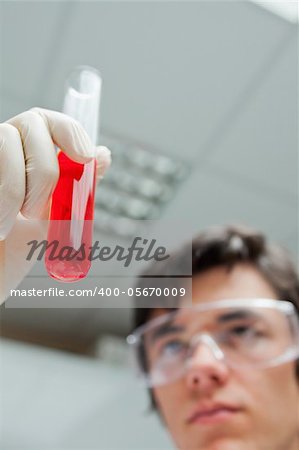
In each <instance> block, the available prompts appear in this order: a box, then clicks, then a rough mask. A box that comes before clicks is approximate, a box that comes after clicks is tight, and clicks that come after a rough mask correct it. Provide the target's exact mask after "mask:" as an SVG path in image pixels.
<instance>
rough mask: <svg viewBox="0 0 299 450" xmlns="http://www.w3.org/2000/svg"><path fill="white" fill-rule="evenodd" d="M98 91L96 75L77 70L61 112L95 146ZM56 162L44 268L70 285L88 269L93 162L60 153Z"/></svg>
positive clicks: (93, 188)
mask: <svg viewBox="0 0 299 450" xmlns="http://www.w3.org/2000/svg"><path fill="white" fill-rule="evenodd" d="M71 82H72V84H73V86H74V87H73V86H72V84H71ZM100 92H101V78H100V76H99V74H98V73H97V72H96V71H95V70H94V69H91V68H87V67H83V68H79V69H77V70H76V71H75V72H74V73H73V75H72V77H71V78H70V86H69V89H68V90H67V93H66V97H65V104H64V109H63V111H64V112H65V113H66V114H69V115H70V116H72V117H74V118H75V119H77V120H78V121H79V122H80V123H81V124H82V126H84V128H85V130H86V131H87V132H88V134H89V136H90V138H91V140H92V142H93V143H94V144H95V142H96V136H97V125H98V112H99V103H100ZM58 162H59V168H60V176H59V180H58V183H57V185H56V187H55V190H54V192H53V195H52V202H51V211H50V221H49V227H48V238H47V240H48V244H50V245H49V246H48V249H47V251H46V255H45V265H46V269H47V272H48V274H49V275H50V276H51V277H52V278H55V279H57V280H60V281H65V282H71V281H77V280H79V279H82V278H84V277H86V275H87V273H88V271H89V269H90V266H91V261H90V260H89V258H88V256H89V251H90V247H91V246H92V234H93V218H94V197H95V180H96V161H95V159H94V160H92V161H90V162H89V163H86V164H80V163H77V162H75V161H73V160H71V159H70V158H68V156H66V155H65V154H64V153H63V151H59V153H58ZM52 243H53V244H52ZM54 248H55V251H54Z"/></svg>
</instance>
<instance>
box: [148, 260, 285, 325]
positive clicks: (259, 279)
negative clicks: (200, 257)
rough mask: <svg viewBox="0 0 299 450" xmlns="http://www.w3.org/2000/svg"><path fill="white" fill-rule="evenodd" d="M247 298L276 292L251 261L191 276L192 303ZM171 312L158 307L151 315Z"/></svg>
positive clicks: (267, 296) (274, 294) (262, 296)
mask: <svg viewBox="0 0 299 450" xmlns="http://www.w3.org/2000/svg"><path fill="white" fill-rule="evenodd" d="M248 298H273V299H277V298H278V297H277V294H276V292H275V290H274V288H272V286H271V285H270V283H269V282H268V281H267V280H266V279H265V278H264V276H263V275H262V274H261V273H260V272H259V271H258V270H257V269H256V268H255V267H254V266H252V265H250V264H245V263H244V264H237V265H235V266H234V267H233V268H231V270H228V269H227V267H224V266H219V267H215V268H212V269H208V270H206V271H204V272H202V273H200V274H197V275H195V276H194V277H193V279H192V304H194V305H198V304H201V303H209V302H213V301H216V300H225V299H244V306H245V305H246V303H247V302H246V299H248ZM168 312H170V311H169V310H165V309H159V308H158V309H155V310H153V311H152V313H151V315H150V319H154V318H155V317H159V316H161V315H162V314H165V313H168Z"/></svg>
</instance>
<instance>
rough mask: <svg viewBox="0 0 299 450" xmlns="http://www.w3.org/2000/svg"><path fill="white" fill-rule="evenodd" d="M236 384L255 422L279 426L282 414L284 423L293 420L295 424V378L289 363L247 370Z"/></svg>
mask: <svg viewBox="0 0 299 450" xmlns="http://www.w3.org/2000/svg"><path fill="white" fill-rule="evenodd" d="M238 384H239V385H240V386H243V387H244V395H245V396H246V399H247V401H248V405H249V408H250V409H251V412H252V413H253V417H254V421H255V422H256V421H259V420H260V421H261V422H268V424H269V425H270V424H271V423H272V425H274V426H275V423H277V425H278V426H281V418H282V414H283V420H284V423H287V422H288V423H289V424H290V423H292V422H293V423H294V421H297V426H298V425H299V381H298V380H297V379H296V376H295V370H294V365H293V364H286V365H283V366H278V367H274V368H268V369H263V370H254V371H247V372H246V373H244V374H242V375H240V378H239V380H238Z"/></svg>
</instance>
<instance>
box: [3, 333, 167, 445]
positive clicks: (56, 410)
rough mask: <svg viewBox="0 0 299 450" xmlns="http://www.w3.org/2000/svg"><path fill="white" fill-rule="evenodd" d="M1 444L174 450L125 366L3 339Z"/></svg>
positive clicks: (142, 392) (141, 390) (142, 391)
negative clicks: (147, 411)
mask: <svg viewBox="0 0 299 450" xmlns="http://www.w3.org/2000/svg"><path fill="white" fill-rule="evenodd" d="M0 374H1V375H0V382H1V390H0V401H1V407H0V412H1V418H0V420H1V421H0V424H1V438H0V449H1V450H12V449H13V450H23V449H26V450H44V449H47V450H50V449H51V450H67V449H68V450H73V449H76V450H81V449H82V450H83V449H84V450H91V449H93V450H95V449H98V450H108V449H117V450H125V449H128V450H133V449H136V450H146V449H151V450H153V449H159V450H162V449H163V450H164V449H165V450H167V449H170V448H172V446H171V444H170V442H169V439H168V437H167V436H166V434H165V432H164V431H163V429H162V426H161V425H160V423H159V421H158V420H157V419H156V417H155V415H154V414H146V413H145V411H146V409H147V397H146V395H145V392H144V389H143V388H142V387H141V386H140V387H138V385H137V383H136V380H135V378H134V376H132V374H131V373H130V371H129V370H128V369H126V368H121V367H119V368H117V367H112V366H110V367H109V366H107V365H104V364H103V363H101V362H99V361H97V360H93V359H90V358H87V357H82V356H74V355H70V354H68V353H65V352H60V351H55V350H48V349H45V348H43V347H36V346H31V345H28V344H19V343H16V342H13V341H9V340H3V339H2V340H1V344H0Z"/></svg>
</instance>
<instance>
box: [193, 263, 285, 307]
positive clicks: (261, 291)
mask: <svg viewBox="0 0 299 450" xmlns="http://www.w3.org/2000/svg"><path fill="white" fill-rule="evenodd" d="M236 298H238V299H244V304H245V303H246V299H248V298H274V299H277V294H276V292H275V291H274V288H273V287H272V286H271V285H270V283H269V282H268V281H267V280H266V279H265V278H264V277H263V275H262V274H261V273H260V272H259V271H258V270H257V269H255V267H253V266H252V265H249V264H238V265H236V266H234V267H233V268H232V269H231V270H229V269H227V268H226V267H222V266H221V267H215V268H213V269H210V270H207V271H205V272H203V273H200V274H198V275H196V276H195V277H193V280H192V302H193V304H199V303H206V302H211V301H215V300H222V299H223V300H224V299H236Z"/></svg>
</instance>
